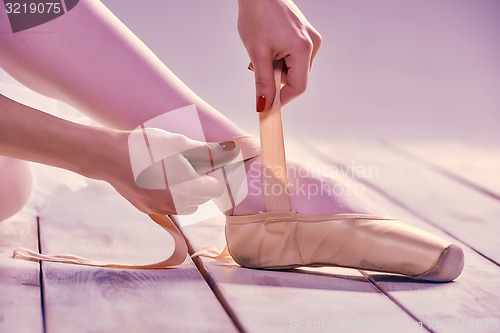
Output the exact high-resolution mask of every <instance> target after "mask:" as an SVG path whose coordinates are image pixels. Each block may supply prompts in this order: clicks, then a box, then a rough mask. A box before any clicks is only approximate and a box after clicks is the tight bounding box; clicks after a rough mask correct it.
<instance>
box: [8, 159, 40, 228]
mask: <svg viewBox="0 0 500 333" xmlns="http://www.w3.org/2000/svg"><path fill="white" fill-rule="evenodd" d="M32 183H33V179H32V176H31V170H30V167H29V164H28V162H25V161H21V160H17V159H13V158H9V157H4V156H0V221H3V220H5V219H7V218H9V217H10V216H12V215H14V214H16V213H17V212H18V211H20V210H21V208H23V206H24V205H25V204H26V202H27V201H28V198H29V196H30V194H31V188H32Z"/></svg>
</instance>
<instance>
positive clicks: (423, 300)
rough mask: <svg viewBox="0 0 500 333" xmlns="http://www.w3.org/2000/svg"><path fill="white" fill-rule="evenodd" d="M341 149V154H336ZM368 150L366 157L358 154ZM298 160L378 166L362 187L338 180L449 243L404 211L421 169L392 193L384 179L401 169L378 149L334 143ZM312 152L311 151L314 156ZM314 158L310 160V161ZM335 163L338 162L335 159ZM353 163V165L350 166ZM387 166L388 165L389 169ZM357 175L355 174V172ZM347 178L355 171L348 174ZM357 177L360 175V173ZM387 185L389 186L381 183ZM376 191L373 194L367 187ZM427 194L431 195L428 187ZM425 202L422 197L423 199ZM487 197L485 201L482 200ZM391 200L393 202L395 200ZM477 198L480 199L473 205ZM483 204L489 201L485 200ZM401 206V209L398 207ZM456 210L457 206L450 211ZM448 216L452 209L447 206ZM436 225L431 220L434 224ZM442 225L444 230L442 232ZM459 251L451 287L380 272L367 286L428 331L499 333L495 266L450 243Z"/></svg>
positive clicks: (498, 272)
mask: <svg viewBox="0 0 500 333" xmlns="http://www.w3.org/2000/svg"><path fill="white" fill-rule="evenodd" d="M338 147H342V149H341V150H340V149H338ZM365 149H366V150H369V151H370V154H369V155H368V153H364V154H363V152H364V151H365ZM300 151H301V154H302V156H303V157H304V158H306V159H308V160H309V161H311V162H312V164H315V165H319V166H321V165H325V164H326V165H330V166H331V165H333V164H332V159H331V156H336V157H337V158H338V157H340V156H341V157H342V158H341V159H339V160H340V161H341V162H342V163H343V165H351V167H355V166H356V165H358V166H359V165H360V164H358V163H361V165H363V166H374V165H375V166H378V167H379V168H380V169H379V174H378V177H367V178H364V179H363V181H364V183H357V182H354V181H353V180H350V179H347V178H346V177H345V176H342V175H340V176H339V178H340V179H341V180H342V181H343V182H346V183H347V182H354V183H355V184H358V185H362V186H364V189H365V190H366V191H365V194H366V197H367V199H369V200H370V201H371V202H374V203H375V204H378V205H379V206H381V207H382V208H384V209H385V210H386V211H387V212H388V213H389V214H390V215H391V216H395V217H397V218H399V219H401V220H402V221H404V222H405V223H408V224H410V225H413V226H416V227H419V228H422V229H424V230H427V231H429V232H432V233H435V234H436V235H439V236H442V237H445V238H450V236H449V235H447V234H446V233H445V232H443V231H442V230H440V229H438V228H436V227H434V226H432V225H431V224H429V223H428V221H426V219H427V218H425V220H424V219H421V218H419V217H417V216H415V214H413V212H412V210H408V207H413V205H414V204H415V205H418V203H413V201H411V196H410V195H409V194H408V193H407V192H411V191H412V190H422V185H421V184H418V182H419V181H422V179H421V178H420V175H421V173H424V174H426V173H427V170H424V169H423V168H422V167H414V168H413V167H412V168H411V170H412V173H411V174H412V175H414V176H415V177H414V178H413V179H412V180H409V181H406V182H404V181H402V182H401V183H400V187H399V189H398V187H397V186H395V185H394V183H393V181H394V180H391V179H390V178H391V177H390V175H392V174H396V177H397V171H396V170H395V169H396V168H398V167H399V168H401V169H402V170H407V169H406V166H402V165H401V164H397V163H395V161H394V159H393V158H392V157H388V156H387V155H390V154H388V153H387V152H386V151H384V150H383V149H380V147H376V146H373V145H368V147H367V144H359V143H358V144H353V143H349V144H343V145H339V144H335V145H331V146H330V147H329V148H328V147H327V146H326V145H325V146H323V147H322V153H320V154H311V152H314V151H316V150H315V149H314V148H312V147H311V146H309V145H308V146H307V148H305V149H300ZM316 152H317V151H316ZM359 152H361V153H360V155H361V156H363V157H364V158H363V159H362V160H361V159H360V157H359V156H358V157H354V156H353V154H357V153H359ZM314 155H316V156H314ZM337 161H338V160H337ZM353 161H356V162H353ZM391 162H393V163H394V165H393V164H391ZM358 170H361V169H358ZM349 174H350V175H354V174H356V172H351V173H349ZM360 174H361V173H360ZM387 183H389V184H387ZM371 185H374V186H376V188H375V190H374V189H372V188H371V187H370V186H371ZM428 191H435V188H433V187H430V188H429V189H428ZM423 197H425V196H423ZM484 198H488V197H484ZM395 199H397V200H395ZM482 199H483V197H480V198H479V199H478V200H479V204H480V203H481V200H482ZM486 200H489V199H486ZM399 201H401V202H402V204H401V205H400V204H398V202H399ZM434 209H435V206H432V205H429V206H428V207H427V208H426V209H425V208H423V209H422V211H419V214H420V215H422V216H428V218H429V219H432V218H433V215H432V214H433V210H434ZM455 209H456V210H458V209H461V206H460V205H457V206H456V207H455ZM450 211H453V208H451V207H450ZM435 223H437V221H435ZM447 226H448V225H446V227H447ZM454 241H455V242H456V243H457V244H458V245H460V246H461V247H462V248H463V249H464V252H465V259H466V260H465V268H464V272H463V273H462V275H461V276H460V277H459V278H458V279H457V280H456V281H455V282H453V283H446V284H434V283H422V282H415V281H411V280H410V279H408V278H405V277H398V276H391V275H385V274H380V273H370V272H367V274H368V276H369V277H370V279H371V281H373V282H374V283H375V284H376V285H377V286H378V287H379V288H380V289H381V290H383V291H384V292H385V293H387V294H388V295H390V297H392V298H393V299H394V300H396V301H397V302H398V303H399V304H401V306H403V307H404V308H405V309H407V310H408V311H409V312H411V313H412V314H413V315H414V316H415V317H416V318H418V320H419V321H421V322H422V323H423V324H424V326H425V327H427V328H429V329H431V330H432V331H433V332H471V331H476V330H481V331H484V332H495V331H498V329H500V327H499V326H500V318H499V315H498V314H499V313H500V285H499V284H498V282H497V281H498V280H499V279H500V269H499V267H498V266H497V265H496V264H494V263H492V262H491V261H490V260H488V259H485V258H484V257H483V256H481V255H479V254H478V253H477V252H475V251H473V250H471V249H470V248H469V247H468V246H467V245H465V244H463V243H461V242H460V241H459V240H456V239H455V240H454Z"/></svg>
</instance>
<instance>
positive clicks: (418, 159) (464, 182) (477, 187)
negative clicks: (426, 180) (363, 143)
mask: <svg viewBox="0 0 500 333" xmlns="http://www.w3.org/2000/svg"><path fill="white" fill-rule="evenodd" d="M381 142H382V144H383V145H384V146H385V147H386V148H388V150H392V151H393V152H394V153H397V154H399V155H400V156H402V157H404V158H406V159H409V160H411V161H412V162H416V163H418V164H420V165H421V166H424V167H426V168H428V169H430V170H432V171H434V172H436V173H439V174H440V175H442V176H445V177H447V178H449V179H451V180H453V181H456V182H457V183H460V184H462V185H464V186H467V187H469V188H472V189H474V190H476V191H478V192H480V193H482V194H484V195H486V196H489V197H491V198H493V199H495V200H499V201H500V195H498V194H497V193H494V192H492V191H490V190H489V189H487V188H484V187H483V186H481V185H480V184H477V183H476V182H474V181H471V180H469V179H467V178H464V177H462V176H460V175H458V174H456V173H455V172H453V171H452V170H449V169H447V168H444V167H441V166H439V165H437V164H434V163H432V162H429V161H428V160H426V159H424V158H422V157H420V156H417V155H415V154H414V153H412V152H410V151H408V150H407V149H405V148H403V147H401V146H399V145H397V144H394V143H392V142H390V141H387V140H382V141H381Z"/></svg>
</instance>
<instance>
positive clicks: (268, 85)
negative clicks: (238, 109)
mask: <svg viewBox="0 0 500 333" xmlns="http://www.w3.org/2000/svg"><path fill="white" fill-rule="evenodd" d="M252 64H253V69H254V74H255V92H256V95H257V99H256V109H257V112H262V111H265V110H268V109H269V108H270V107H271V105H272V104H273V102H274V95H275V93H276V91H275V90H276V84H275V82H274V72H273V60H272V58H267V57H262V58H257V59H252Z"/></svg>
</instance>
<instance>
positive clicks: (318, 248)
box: [226, 212, 464, 282]
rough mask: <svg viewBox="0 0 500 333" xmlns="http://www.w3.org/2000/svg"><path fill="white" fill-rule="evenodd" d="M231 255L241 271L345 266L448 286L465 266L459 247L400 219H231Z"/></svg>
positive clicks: (301, 216)
mask: <svg viewBox="0 0 500 333" xmlns="http://www.w3.org/2000/svg"><path fill="white" fill-rule="evenodd" d="M226 240H227V245H228V250H229V253H230V254H231V256H232V258H233V259H234V260H235V261H236V262H237V263H238V264H240V265H241V266H243V267H248V268H261V269H289V268H294V267H301V266H340V267H348V268H356V269H363V270H370V271H379V272H386V273H396V274H402V275H406V276H409V277H411V278H413V279H419V280H427V281H436V282H447V281H452V280H454V279H456V278H457V277H458V276H459V275H460V273H461V272H462V269H463V266H464V254H463V251H462V249H461V248H460V247H458V246H456V245H454V244H452V243H450V242H449V241H446V240H444V239H441V238H439V237H437V236H434V235H432V234H430V233H428V232H425V231H422V230H419V229H417V228H414V227H411V226H408V225H405V224H403V223H401V222H399V221H397V220H394V219H389V218H380V217H376V216H369V215H357V214H334V215H306V214H300V213H296V212H285V213H269V212H266V213H259V214H254V215H247V216H228V217H227V220H226Z"/></svg>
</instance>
